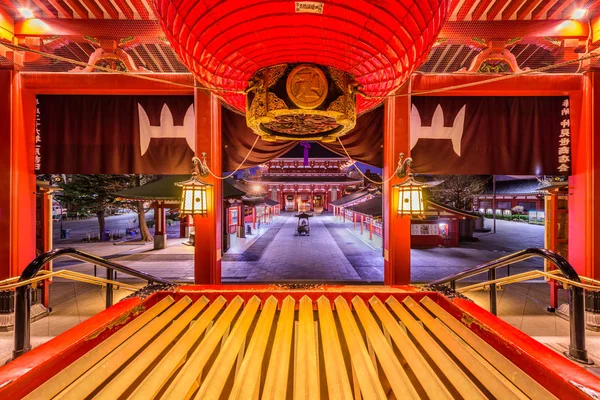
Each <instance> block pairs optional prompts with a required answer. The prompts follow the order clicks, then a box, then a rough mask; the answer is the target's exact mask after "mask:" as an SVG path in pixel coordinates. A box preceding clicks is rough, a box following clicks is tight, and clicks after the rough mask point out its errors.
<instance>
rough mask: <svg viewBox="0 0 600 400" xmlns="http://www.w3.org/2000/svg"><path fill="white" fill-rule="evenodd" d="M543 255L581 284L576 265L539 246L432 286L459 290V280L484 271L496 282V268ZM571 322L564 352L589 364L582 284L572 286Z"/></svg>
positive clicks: (493, 288)
mask: <svg viewBox="0 0 600 400" xmlns="http://www.w3.org/2000/svg"><path fill="white" fill-rule="evenodd" d="M535 257H541V258H543V259H544V260H547V261H549V262H550V263H552V265H554V266H556V268H558V269H559V270H560V271H561V272H562V273H563V275H564V276H565V277H566V278H568V279H570V280H572V281H574V282H577V283H581V280H580V279H579V274H577V271H575V268H573V266H572V265H571V264H569V262H568V261H567V260H566V259H565V258H564V257H562V256H561V255H560V254H557V253H555V252H553V251H550V250H548V249H536V248H529V249H525V250H521V251H517V252H516V253H512V254H509V255H507V256H504V257H500V258H498V259H496V260H492V261H490V262H487V263H485V264H481V265H478V266H476V267H474V268H471V269H468V270H466V271H462V272H459V273H456V274H454V275H450V276H447V277H445V278H442V279H438V280H435V281H433V282H430V283H429V285H430V286H435V285H444V284H447V283H449V284H450V287H451V288H452V290H455V289H456V281H458V280H461V279H466V278H470V277H472V276H475V275H479V274H481V273H483V272H486V271H487V273H488V280H490V281H494V280H495V279H496V269H498V268H502V267H508V266H510V265H511V264H514V263H518V262H520V261H524V260H528V259H530V258H535ZM490 312H491V313H492V314H494V315H497V303H496V284H495V283H491V284H490ZM569 323H570V337H571V339H570V344H569V351H568V352H566V353H565V355H566V356H568V357H569V358H572V359H574V360H575V361H578V362H582V363H586V364H589V363H590V361H589V359H588V356H587V350H586V348H585V300H584V290H583V288H581V287H577V286H574V285H570V286H569Z"/></svg>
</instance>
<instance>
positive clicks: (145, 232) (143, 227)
mask: <svg viewBox="0 0 600 400" xmlns="http://www.w3.org/2000/svg"><path fill="white" fill-rule="evenodd" d="M137 212H138V221H139V224H140V236H141V240H142V242H151V241H152V240H153V239H154V238H153V237H152V235H151V234H150V229H148V224H147V223H146V213H145V212H144V202H143V201H138V202H137Z"/></svg>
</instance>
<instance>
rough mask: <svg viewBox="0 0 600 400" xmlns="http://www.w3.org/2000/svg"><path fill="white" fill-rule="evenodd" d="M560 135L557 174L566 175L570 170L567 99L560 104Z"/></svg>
mask: <svg viewBox="0 0 600 400" xmlns="http://www.w3.org/2000/svg"><path fill="white" fill-rule="evenodd" d="M560 115H561V116H562V119H561V121H560V127H561V129H560V135H559V137H558V154H557V156H558V167H557V169H558V172H560V173H561V174H566V173H568V172H569V170H570V169H571V117H570V115H571V107H570V103H569V99H568V98H566V99H565V100H563V102H562V109H561V112H560Z"/></svg>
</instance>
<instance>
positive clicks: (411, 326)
mask: <svg viewBox="0 0 600 400" xmlns="http://www.w3.org/2000/svg"><path fill="white" fill-rule="evenodd" d="M386 303H387V304H388V306H390V308H391V309H392V311H394V313H395V314H396V315H397V316H398V318H400V320H401V321H402V323H403V324H404V325H406V328H407V329H408V331H409V332H410V333H411V334H412V336H413V338H414V339H415V340H416V341H417V342H418V343H419V344H420V345H421V347H422V348H423V349H424V351H425V352H426V353H427V354H428V355H429V357H430V358H431V359H432V360H435V362H436V364H437V365H438V367H439V369H440V370H441V371H442V372H443V373H444V375H446V377H447V378H448V380H449V381H450V382H451V383H452V385H453V386H454V387H455V388H456V390H457V391H458V392H459V393H460V395H461V396H463V397H464V398H465V399H485V398H486V397H485V395H484V394H483V393H482V392H481V391H480V390H479V388H478V387H477V385H475V383H474V382H473V381H472V380H471V379H469V377H468V376H467V375H466V374H465V373H464V371H463V370H462V369H461V368H460V367H459V366H458V365H457V364H456V363H455V362H454V360H452V358H450V356H449V355H448V354H447V353H446V352H445V351H444V349H442V348H441V347H440V345H439V344H437V342H436V341H435V339H433V338H432V337H431V335H429V333H428V332H427V331H426V330H425V329H424V328H422V327H421V325H419V323H418V322H417V320H415V319H414V318H413V317H412V316H411V315H410V314H409V313H408V311H407V310H406V309H405V308H404V307H403V306H402V304H400V303H398V300H396V299H395V298H394V297H389V298H388V299H387V301H386Z"/></svg>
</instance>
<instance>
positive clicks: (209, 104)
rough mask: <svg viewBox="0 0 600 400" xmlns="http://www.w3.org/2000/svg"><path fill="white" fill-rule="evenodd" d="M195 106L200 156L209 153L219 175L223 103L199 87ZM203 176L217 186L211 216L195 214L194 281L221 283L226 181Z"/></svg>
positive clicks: (209, 192)
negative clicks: (223, 192)
mask: <svg viewBox="0 0 600 400" xmlns="http://www.w3.org/2000/svg"><path fill="white" fill-rule="evenodd" d="M194 109H195V113H196V156H198V157H200V156H201V154H202V153H203V152H205V153H206V155H207V156H206V159H207V163H208V167H209V168H210V169H211V171H212V172H213V173H214V174H215V175H217V176H221V175H222V167H221V165H222V161H221V156H222V154H221V153H222V148H221V104H220V103H219V100H218V99H217V98H216V97H215V96H213V95H210V94H207V93H206V91H203V90H199V89H196V90H195V91H194ZM190 163H191V160H190ZM202 179H203V180H204V181H205V182H207V183H210V184H211V185H213V186H212V187H210V188H209V189H208V190H207V202H208V215H206V216H195V217H194V225H195V227H196V229H195V232H196V237H195V248H194V283H197V284H220V283H221V240H222V231H221V224H222V222H221V220H222V218H221V216H222V207H223V196H222V181H221V180H220V179H216V178H213V177H212V176H208V177H206V178H202ZM242 218H243V216H242Z"/></svg>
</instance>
